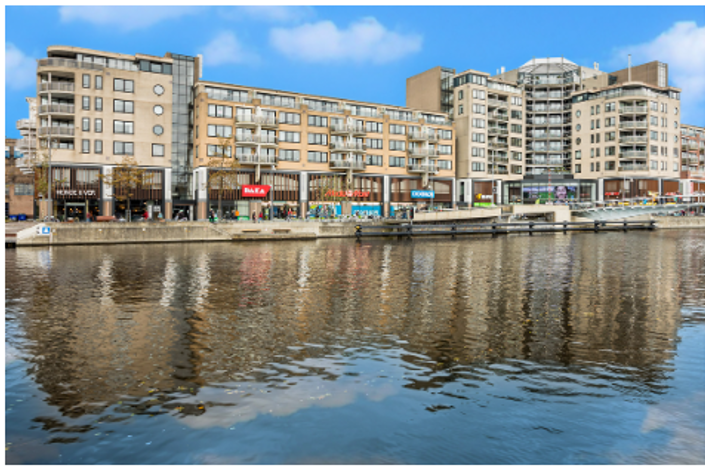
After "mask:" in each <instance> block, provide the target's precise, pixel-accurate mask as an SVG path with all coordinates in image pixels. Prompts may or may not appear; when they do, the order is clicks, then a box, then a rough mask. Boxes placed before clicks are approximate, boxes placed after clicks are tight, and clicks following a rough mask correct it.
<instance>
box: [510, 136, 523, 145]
mask: <svg viewBox="0 0 705 466" xmlns="http://www.w3.org/2000/svg"><path fill="white" fill-rule="evenodd" d="M509 145H510V146H514V147H521V139H519V138H511V139H510V141H509Z"/></svg>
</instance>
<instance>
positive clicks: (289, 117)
mask: <svg viewBox="0 0 705 466" xmlns="http://www.w3.org/2000/svg"><path fill="white" fill-rule="evenodd" d="M279 123H284V124H285V125H300V124H301V114H300V113H293V112H280V113H279Z"/></svg>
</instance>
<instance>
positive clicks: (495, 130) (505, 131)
mask: <svg viewBox="0 0 705 466" xmlns="http://www.w3.org/2000/svg"><path fill="white" fill-rule="evenodd" d="M487 131H488V132H489V133H490V134H509V130H508V129H506V128H496V127H491V126H490V127H489V128H488V130H487Z"/></svg>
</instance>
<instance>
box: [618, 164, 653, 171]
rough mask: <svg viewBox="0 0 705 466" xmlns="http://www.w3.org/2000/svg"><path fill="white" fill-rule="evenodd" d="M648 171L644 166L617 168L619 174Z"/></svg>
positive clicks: (622, 166)
mask: <svg viewBox="0 0 705 466" xmlns="http://www.w3.org/2000/svg"><path fill="white" fill-rule="evenodd" d="M648 169H649V167H648V165H646V164H634V165H620V167H619V171H620V172H631V171H645V170H648Z"/></svg>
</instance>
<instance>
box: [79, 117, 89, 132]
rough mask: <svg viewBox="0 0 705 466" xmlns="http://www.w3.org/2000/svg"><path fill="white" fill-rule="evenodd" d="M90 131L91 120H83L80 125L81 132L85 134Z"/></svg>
mask: <svg viewBox="0 0 705 466" xmlns="http://www.w3.org/2000/svg"><path fill="white" fill-rule="evenodd" d="M90 130H91V119H90V118H83V120H82V124H81V131H84V132H87V131H90Z"/></svg>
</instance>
